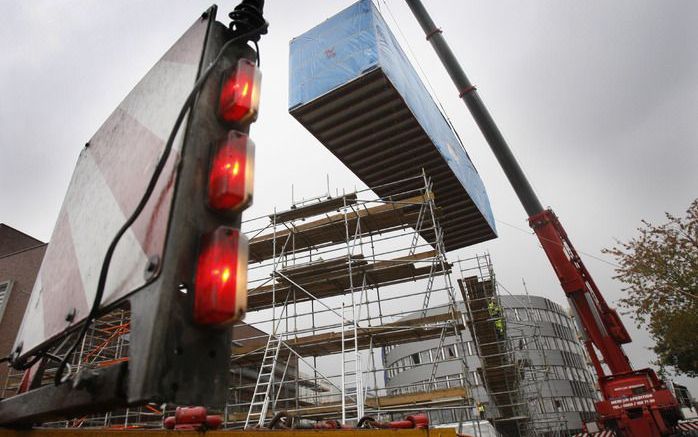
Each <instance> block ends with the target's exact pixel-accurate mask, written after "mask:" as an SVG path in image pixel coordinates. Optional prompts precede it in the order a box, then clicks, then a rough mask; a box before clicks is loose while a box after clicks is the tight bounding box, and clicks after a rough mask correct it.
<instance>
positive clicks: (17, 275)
mask: <svg viewBox="0 0 698 437" xmlns="http://www.w3.org/2000/svg"><path fill="white" fill-rule="evenodd" d="M46 246H47V244H46V243H44V242H41V241H39V240H37V239H36V238H33V237H30V236H29V235H27V234H25V233H23V232H20V231H18V230H17V229H14V228H13V227H11V226H8V225H6V224H3V223H0V357H5V356H7V355H8V354H9V353H10V352H11V350H10V349H11V348H12V344H13V343H14V340H15V336H16V335H17V330H18V329H19V325H20V324H21V323H22V317H23V316H24V310H25V308H26V306H27V302H28V301H29V295H30V294H31V291H32V287H34V280H35V279H36V275H37V273H38V272H39V267H40V266H41V260H42V259H43V258H44V253H45V252H46ZM7 370H8V367H7V365H6V364H2V365H0V385H4V384H5V379H6V377H7Z"/></svg>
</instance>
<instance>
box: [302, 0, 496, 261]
mask: <svg viewBox="0 0 698 437" xmlns="http://www.w3.org/2000/svg"><path fill="white" fill-rule="evenodd" d="M290 50H291V53H290V84H289V87H290V90H289V112H290V113H291V115H293V117H295V118H296V119H297V120H298V121H299V122H300V123H301V124H302V125H303V126H304V127H305V128H306V129H308V130H309V131H310V132H311V133H312V134H313V135H314V136H315V137H316V138H317V139H318V140H319V141H320V142H321V143H322V144H323V145H324V146H325V147H327V148H328V149H329V150H330V151H331V152H332V153H334V155H335V156H337V158H339V159H340V160H341V161H342V162H343V163H344V164H345V165H346V166H347V167H349V169H350V170H351V171H353V172H354V173H355V174H356V175H357V176H358V177H359V178H360V179H361V180H362V181H363V182H364V183H365V184H366V185H368V186H369V187H378V188H374V189H375V191H376V192H377V193H376V194H378V195H380V196H383V197H385V196H390V195H391V194H395V193H397V192H404V191H405V189H409V188H410V187H405V185H401V186H396V184H393V185H385V184H390V183H391V182H395V181H399V180H401V179H403V178H407V177H412V176H416V175H419V174H421V172H422V169H423V170H424V171H425V172H426V174H427V176H429V177H431V179H432V182H433V184H434V186H433V191H434V194H435V196H436V205H437V207H438V210H439V214H440V215H439V220H440V223H441V225H442V228H443V231H444V236H443V237H444V243H445V246H446V250H454V249H458V248H461V247H465V246H469V245H472V244H475V243H479V242H482V241H486V240H489V239H492V238H495V237H496V236H497V235H496V228H495V224H494V218H493V216H492V210H491V208H490V203H489V199H488V198H487V192H486V191H485V187H484V185H483V183H482V180H481V179H480V175H479V174H478V172H477V170H476V169H475V167H474V166H473V163H472V162H471V161H470V157H469V156H468V154H467V153H466V151H465V149H464V148H463V144H462V143H461V141H460V139H459V138H458V135H457V134H456V133H455V132H454V130H453V129H452V127H451V125H450V124H449V123H448V121H447V120H446V118H445V117H444V116H443V114H442V113H441V111H440V110H439V108H438V107H437V105H436V103H434V100H433V99H432V97H431V95H430V94H429V92H428V91H427V89H426V88H425V87H424V84H423V83H422V81H421V80H420V78H419V76H418V75H417V73H416V72H415V70H414V68H413V67H412V65H411V64H410V62H409V60H408V59H407V57H406V56H405V53H404V52H403V51H402V49H401V48H400V46H399V45H398V43H397V41H396V40H395V37H394V36H393V34H392V33H391V32H390V29H389V28H388V26H387V24H386V23H385V21H384V20H383V18H382V17H381V15H380V13H379V12H378V10H377V9H376V7H375V6H374V5H373V3H372V2H371V1H370V0H361V1H359V2H357V3H355V4H353V5H352V6H350V7H349V8H347V9H345V10H343V11H341V12H340V13H338V14H337V15H335V16H333V17H331V18H329V19H328V20H326V21H325V22H323V23H322V24H320V25H318V26H316V27H314V28H312V29H311V30H309V31H307V32H306V33H304V34H302V35H300V36H298V37H296V38H294V39H293V40H292V41H291V47H290ZM414 188H417V187H416V186H415V187H414ZM422 235H423V236H424V237H425V239H426V240H427V241H429V242H433V241H434V238H433V233H432V232H431V231H428V230H425V231H424V232H422Z"/></svg>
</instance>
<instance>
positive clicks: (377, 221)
mask: <svg viewBox="0 0 698 437" xmlns="http://www.w3.org/2000/svg"><path fill="white" fill-rule="evenodd" d="M387 185H393V187H392V189H391V191H392V192H393V193H394V194H393V195H391V196H388V197H384V198H377V197H376V196H375V194H373V192H372V191H371V190H363V191H356V192H352V193H346V192H343V193H341V194H340V193H339V192H337V193H336V194H335V195H334V196H332V195H330V194H329V190H328V193H327V194H326V195H323V196H318V197H315V198H312V199H310V200H304V201H299V202H296V203H294V204H293V205H292V206H291V208H290V209H288V210H286V211H283V212H278V211H274V213H273V214H271V215H269V216H263V217H258V218H255V219H251V220H248V221H246V222H245V223H243V230H244V231H245V232H246V233H247V235H248V236H249V237H250V270H249V287H248V288H249V290H250V291H249V302H248V305H249V308H248V314H247V317H246V319H245V324H244V326H245V329H246V330H247V331H248V333H249V335H248V336H239V335H235V337H236V345H235V347H234V349H233V356H232V359H231V368H232V369H237V370H234V371H235V372H240V373H242V372H243V371H244V369H250V368H252V369H255V372H256V377H255V378H253V379H254V381H252V379H250V378H249V377H248V378H247V380H248V382H247V383H246V384H245V383H243V384H236V385H235V386H234V387H231V395H230V402H229V403H228V405H227V407H226V412H225V421H226V426H227V427H229V428H236V427H244V426H252V425H254V426H261V425H262V424H264V423H265V422H266V421H267V420H268V419H269V418H270V417H271V416H272V414H273V413H277V412H279V411H282V410H283V411H286V412H287V413H288V414H290V415H291V416H294V417H297V418H299V419H310V420H329V419H333V420H339V421H341V422H342V423H356V421H358V419H360V418H361V417H363V416H365V415H372V416H376V415H377V416H379V417H383V418H385V417H391V416H392V415H398V414H400V415H402V414H404V413H408V412H415V411H426V412H430V411H438V410H439V409H441V408H445V406H444V405H448V406H449V408H450V409H453V408H456V409H461V410H462V411H463V414H462V415H461V416H462V417H461V420H464V421H467V420H473V419H472V418H471V416H472V414H471V412H472V410H473V408H474V402H473V400H472V391H471V390H470V387H469V386H470V381H469V380H468V378H467V376H466V377H465V378H462V379H461V383H460V388H459V389H456V388H455V387H452V388H448V389H446V390H443V389H436V390H434V389H435V388H436V383H435V381H434V379H435V378H433V377H432V380H431V381H429V384H424V383H422V382H420V383H418V384H411V387H409V388H407V387H406V389H408V390H409V393H408V394H399V395H396V394H394V393H393V392H392V391H394V388H395V387H391V389H390V390H389V389H388V388H386V387H385V385H384V382H383V380H384V377H383V372H384V371H385V369H384V367H383V363H384V360H383V351H384V349H383V348H384V347H386V346H393V345H396V344H401V343H407V342H411V341H418V340H423V339H430V338H435V339H436V338H443V337H444V336H445V335H447V333H449V335H455V336H456V337H458V338H461V337H460V336H461V331H462V329H463V327H464V326H465V322H464V318H463V314H462V313H461V311H460V310H459V307H458V302H457V299H456V294H455V292H454V288H453V286H452V284H451V279H450V273H451V268H452V265H451V264H450V263H449V262H448V260H447V258H446V255H445V249H444V244H443V235H442V232H441V229H440V227H439V225H438V215H439V211H438V210H437V209H436V207H435V204H434V196H433V193H432V190H431V181H430V180H429V178H428V177H427V176H426V175H425V174H422V175H419V176H416V177H413V178H407V179H404V180H400V181H397V182H394V183H392V184H387ZM380 188H382V189H383V190H384V191H385V189H386V187H380ZM388 188H390V187H388ZM373 189H374V190H375V189H376V187H373ZM439 277H440V278H441V279H442V280H443V285H441V283H440V282H439V281H437V279H439ZM433 306H441V307H442V308H443V307H444V306H447V307H448V308H449V310H448V311H445V312H444V313H445V314H443V313H442V314H438V315H434V314H432V313H429V312H428V311H427V310H428V309H429V308H431V307H433ZM241 326H242V325H241ZM270 334H271V336H273V337H275V338H278V342H279V345H280V348H279V349H280V350H274V351H272V352H274V354H273V356H274V360H271V361H272V362H271V363H267V361H270V360H269V357H270V356H272V354H271V353H270V348H272V349H273V347H272V346H273V345H272V344H271V343H270V342H269V341H268V339H269V338H271V336H270ZM460 341H462V338H461V340H460ZM441 359H442V360H444V361H445V360H447V359H448V358H447V357H445V356H444V357H442V358H441ZM461 361H462V365H463V368H464V371H463V374H464V375H468V371H467V363H466V362H465V359H464V358H461ZM260 362H261V363H262V366H265V367H264V368H260V365H259V363H260ZM438 364H439V363H438V360H437V362H435V363H433V366H434V368H436V367H438ZM429 365H432V364H429ZM270 366H271V368H273V369H274V371H272V372H270V371H269V370H268V369H269V367H270ZM262 373H272V374H271V375H269V378H261V379H260V376H261V375H262ZM434 375H435V371H434V372H433V374H432V376H434ZM268 381H271V382H268ZM238 382H242V380H238ZM272 387H273V388H272ZM391 390H392V391H391ZM262 392H263V393H273V394H274V395H273V396H268V395H267V396H261V395H259V393H262ZM446 392H448V393H446ZM284 393H285V396H284ZM250 395H252V396H257V397H258V398H259V399H261V398H262V397H263V398H264V401H262V402H260V401H258V400H257V398H256V399H255V400H253V402H252V403H253V404H255V405H256V406H257V407H258V408H253V406H252V405H250V399H251V398H250ZM256 402H260V403H259V404H256ZM456 404H457V405H456ZM454 405H455V406H454Z"/></svg>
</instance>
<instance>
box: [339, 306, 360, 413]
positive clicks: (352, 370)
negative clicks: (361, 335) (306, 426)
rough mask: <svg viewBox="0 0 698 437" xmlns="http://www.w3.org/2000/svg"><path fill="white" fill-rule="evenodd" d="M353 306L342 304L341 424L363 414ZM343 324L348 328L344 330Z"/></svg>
mask: <svg viewBox="0 0 698 437" xmlns="http://www.w3.org/2000/svg"><path fill="white" fill-rule="evenodd" d="M352 300H353V298H352ZM354 306H355V305H352V306H345V305H344V304H342V316H343V319H344V320H343V321H342V375H341V378H342V382H341V388H342V424H346V423H347V421H351V420H356V421H358V420H359V419H360V418H362V417H363V415H364V389H363V371H362V369H361V356H360V354H359V350H358V338H357V334H358V333H357V322H356V319H355V315H354ZM345 326H348V327H349V328H350V329H348V330H345Z"/></svg>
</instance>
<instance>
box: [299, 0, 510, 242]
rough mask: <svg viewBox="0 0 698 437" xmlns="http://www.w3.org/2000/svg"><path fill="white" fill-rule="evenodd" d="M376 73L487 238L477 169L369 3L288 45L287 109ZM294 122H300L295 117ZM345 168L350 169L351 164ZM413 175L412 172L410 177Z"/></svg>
mask: <svg viewBox="0 0 698 437" xmlns="http://www.w3.org/2000/svg"><path fill="white" fill-rule="evenodd" d="M377 69H379V70H381V71H382V73H383V74H384V75H385V76H386V77H387V80H388V81H389V82H390V83H391V84H392V86H393V87H394V88H395V90H397V92H398V93H399V95H400V96H401V98H402V100H403V101H404V104H405V105H406V106H407V107H408V108H409V111H410V112H411V114H412V115H413V116H414V118H415V119H416V120H417V121H418V123H419V125H421V127H422V129H423V130H424V132H425V133H426V135H427V136H428V137H429V139H430V140H431V142H432V143H433V145H434V146H435V150H436V151H438V153H439V154H440V155H441V157H442V158H443V160H444V161H445V162H446V163H447V164H448V167H449V168H450V170H451V171H452V172H453V174H454V175H455V177H456V178H457V179H458V181H459V182H460V184H461V185H462V187H463V189H464V190H465V191H466V193H467V196H468V197H469V198H470V199H471V200H472V202H473V203H474V204H475V205H476V207H477V209H478V210H479V212H480V214H481V215H482V217H483V218H484V219H485V220H486V222H487V224H488V225H489V228H490V230H491V233H492V235H491V236H490V238H493V237H494V236H495V232H496V231H495V224H494V218H493V216H492V210H491V208H490V204H489V199H488V197H487V192H486V191H485V187H484V185H483V183H482V180H481V179H480V176H479V174H478V172H477V170H476V169H475V167H474V166H473V164H472V162H471V160H470V157H469V156H468V154H467V153H466V151H465V149H464V147H463V145H462V143H461V141H460V139H459V138H458V136H457V135H456V133H455V132H454V130H453V129H452V127H451V125H450V124H449V123H448V122H447V120H446V119H445V117H444V116H443V114H442V113H441V111H440V110H439V108H438V106H437V105H436V103H435V102H434V100H433V99H432V97H431V95H430V94H429V92H428V91H427V89H426V87H425V86H424V84H423V83H422V81H421V80H420V78H419V76H418V74H417V72H416V71H415V70H414V68H413V67H412V65H411V63H410V62H409V60H408V59H407V56H406V55H405V53H404V52H403V51H402V49H401V48H400V46H399V44H398V42H397V41H396V39H395V37H394V36H393V34H392V32H391V31H390V29H389V28H388V26H387V24H386V23H385V21H384V20H383V18H382V17H381V15H380V13H379V11H378V10H377V9H376V7H375V5H374V4H373V3H372V2H371V1H370V0H361V1H359V2H357V3H355V4H353V5H352V6H350V7H348V8H347V9H344V10H343V11H341V12H339V13H338V14H336V15H334V16H333V17H331V18H329V19H328V20H326V21H324V22H323V23H321V24H320V25H318V26H316V27H314V28H312V29H311V30H309V31H307V32H305V33H304V34H302V35H300V36H298V37H297V38H294V39H293V40H292V41H291V44H290V84H289V111H290V112H291V113H292V114H294V116H296V115H295V112H297V111H298V110H299V109H302V108H303V107H305V106H307V105H309V104H311V103H313V102H315V101H317V100H318V99H320V98H322V97H325V98H326V97H327V96H328V95H331V94H332V93H333V92H335V91H337V90H339V89H341V88H342V87H345V86H346V85H347V84H349V83H351V82H353V81H356V80H357V79H359V78H361V77H362V76H365V75H367V74H368V73H370V72H374V71H376V70H377ZM296 118H298V119H299V120H300V121H301V123H304V121H303V120H302V119H301V118H300V117H298V116H296ZM304 125H305V123H304ZM306 127H307V128H308V129H309V130H311V132H313V133H314V134H315V135H316V137H318V139H320V141H321V142H323V144H324V145H325V146H326V147H328V148H330V149H331V150H332V149H333V147H334V146H333V144H331V141H323V136H322V135H319V134H318V132H314V131H313V129H312V128H311V127H310V126H307V125H306ZM334 152H335V154H336V155H337V156H338V157H339V158H340V159H342V158H343V157H342V156H341V154H338V153H337V152H336V151H334ZM396 153H400V150H396ZM345 164H347V165H349V167H350V168H351V163H347V162H345ZM352 170H355V169H354V168H352ZM419 171H420V169H419V168H415V173H418V172H419ZM437 188H438V187H437ZM464 194H465V193H464ZM437 202H438V199H437ZM484 239H487V238H484Z"/></svg>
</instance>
